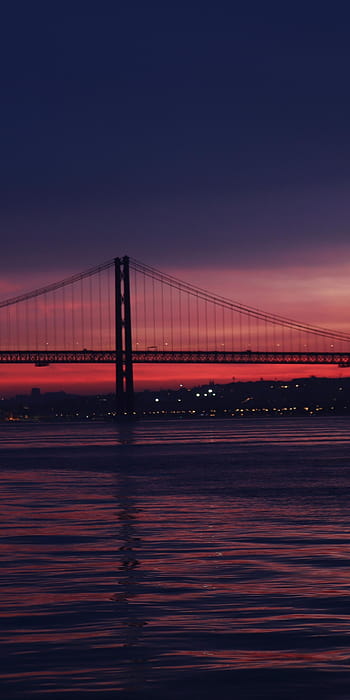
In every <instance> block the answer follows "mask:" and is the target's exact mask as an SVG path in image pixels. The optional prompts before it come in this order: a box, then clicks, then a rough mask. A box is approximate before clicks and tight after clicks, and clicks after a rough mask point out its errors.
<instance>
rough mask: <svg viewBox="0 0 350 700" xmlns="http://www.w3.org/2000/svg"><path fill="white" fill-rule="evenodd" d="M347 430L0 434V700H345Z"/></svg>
mask: <svg viewBox="0 0 350 700" xmlns="http://www.w3.org/2000/svg"><path fill="white" fill-rule="evenodd" d="M349 443H350V420H349V419H347V418H338V417H333V418H324V417H314V418H309V419H306V418H300V419H298V418H288V419H280V418H276V419H275V420H272V419H265V418H261V419H259V420H250V419H242V420H241V419H237V420H236V419H233V420H232V421H226V420H222V421H221V420H201V421H169V422H140V423H137V424H135V425H132V426H122V427H121V428H118V427H116V426H114V425H110V424H108V425H107V424H106V425H105V424H97V423H96V424H89V423H85V424H56V425H55V424H52V425H41V424H33V425H29V424H14V425H9V424H8V425H5V424H2V425H0V445H1V449H0V502H1V539H0V555H1V578H0V593H1V630H0V644H1V653H0V659H1V660H0V676H1V684H2V695H1V694H0V697H1V698H4V700H7V698H36V697H37V698H43V699H44V698H48V697H54V698H57V699H58V698H70V697H72V698H100V697H101V698H104V697H109V696H112V694H113V696H114V697H115V695H116V691H119V697H121V698H135V699H136V700H141V699H142V698H147V700H150V699H151V698H157V699H160V698H162V699H164V700H167V698H169V699H172V698H174V699H175V698H176V699H177V698H186V699H187V698H194V697H195V698H197V697H198V698H212V697H215V696H218V697H219V698H224V699H225V700H226V698H227V699H228V698H235V699H236V698H237V699H240V698H281V699H283V698H295V697H296V696H297V697H299V698H304V697H305V698H309V696H310V694H311V693H313V694H314V695H315V696H318V697H320V698H329V700H331V699H338V698H339V699H341V698H342V699H344V698H350V673H349V670H350V646H349V641H350V624H349V622H350V514H349V513H350V509H349V497H350V465H349Z"/></svg>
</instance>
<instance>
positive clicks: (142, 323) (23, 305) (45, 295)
mask: <svg viewBox="0 0 350 700" xmlns="http://www.w3.org/2000/svg"><path fill="white" fill-rule="evenodd" d="M10 363H31V364H35V365H36V366H38V367H45V366H47V365H49V364H52V363H112V364H114V365H115V368H116V397H117V412H118V414H121V415H123V414H126V415H128V414H130V413H132V411H133V395H134V386H133V365H134V363H213V364H215V363H217V364H222V363H230V364H235V363H244V364H320V365H321V364H322V365H332V364H336V365H339V366H342V367H350V333H349V334H347V333H346V332H343V331H336V330H330V329H329V328H324V327H321V326H315V325H311V324H307V323H302V322H298V321H296V320H293V319H290V318H287V317H284V316H280V315H276V314H273V313H269V312H266V311H263V310H261V309H258V308H253V307H250V306H246V305H244V304H242V303H239V302H236V301H232V300H230V299H226V298H224V297H221V296H217V295H214V294H211V293H210V292H208V291H207V290H205V289H201V288H199V287H196V286H194V285H192V284H190V283H187V282H184V281H181V280H179V279H177V278H175V277H173V276H171V275H168V274H165V273H163V272H161V271H159V270H157V269H155V268H153V267H150V266H149V265H145V264H143V263H141V262H138V261H137V260H134V259H132V258H129V257H127V256H124V257H123V258H114V259H111V260H108V261H106V262H104V263H102V264H100V265H97V266H95V267H92V268H90V269H88V270H85V271H83V272H81V273H78V274H75V275H72V276H70V277H67V278H65V279H63V280H61V281H59V282H55V283H52V284H49V285H47V286H45V287H40V288H38V289H34V290H32V291H30V292H27V293H24V294H20V295H18V296H15V297H12V298H10V299H5V300H3V301H0V364H10Z"/></svg>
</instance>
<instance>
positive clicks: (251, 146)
mask: <svg viewBox="0 0 350 700" xmlns="http://www.w3.org/2000/svg"><path fill="white" fill-rule="evenodd" d="M79 5H80V7H81V10H80V11H79V10H74V9H70V8H69V4H68V3H67V4H64V3H45V4H43V5H42V7H41V8H40V7H39V5H38V4H37V3H19V4H18V3H13V4H9V9H7V10H5V11H4V10H2V17H1V41H0V53H1V110H0V124H1V134H2V137H1V138H2V145H1V158H0V186H1V189H0V191H1V200H2V201H1V215H0V225H1V236H2V251H1V253H2V254H1V266H0V269H1V275H2V277H3V279H4V278H6V279H9V278H11V276H12V275H13V276H15V277H16V279H17V277H18V275H19V274H22V272H23V271H24V270H25V271H26V275H25V279H26V284H25V286H26V287H28V286H30V285H29V282H30V275H31V273H33V280H34V279H35V281H36V280H37V278H38V276H39V277H40V278H41V280H42V281H43V282H45V279H46V277H49V278H51V277H52V276H60V275H61V274H66V272H67V271H77V270H79V269H83V268H85V267H87V266H89V265H93V264H95V263H97V262H99V261H102V260H105V259H108V258H111V257H114V256H116V255H123V254H129V255H132V256H134V257H136V258H138V259H140V260H143V261H145V262H147V263H149V264H153V265H155V266H158V267H164V268H167V269H170V268H175V269H177V270H181V269H185V268H190V269H192V270H194V269H201V268H203V267H206V268H207V267H214V268H218V267H219V268H220V267H223V268H225V269H227V267H230V268H232V269H234V268H240V269H245V268H248V267H249V268H250V269H251V268H254V267H262V268H271V267H274V268H278V269H279V268H281V267H282V268H283V267H284V266H286V267H288V266H290V265H296V266H301V265H304V266H305V265H306V266H310V268H311V267H314V266H317V265H320V264H324V263H325V261H326V262H329V263H330V264H332V265H333V266H336V265H337V264H338V262H339V263H340V262H343V261H344V259H345V258H346V256H347V254H348V253H349V252H350V237H349V219H350V205H349V180H350V140H349V124H350V95H349V73H350V70H349V69H350V60H349V58H350V55H349V54H350V49H349V35H348V27H349V23H348V16H347V14H345V11H344V12H342V11H340V10H339V7H340V6H337V9H336V7H335V6H334V7H333V6H332V5H330V4H329V3H327V5H326V4H323V3H319V4H316V3H283V2H282V3H281V2H279V3H269V2H267V3H262V2H259V3H221V2H215V3H214V2H212V3H205V2H204V3H199V2H191V1H189V2H186V3H181V2H178V1H177V2H159V3H155V2H125V3H123V2H119V3H79ZM71 6H72V7H74V6H76V4H75V3H71ZM342 7H343V8H345V7H346V5H345V3H344V4H342ZM65 8H66V9H65ZM89 8H90V9H89ZM101 8H107V9H105V10H103V9H101ZM334 269H335V267H334ZM193 274H194V273H193ZM236 296H237V294H236Z"/></svg>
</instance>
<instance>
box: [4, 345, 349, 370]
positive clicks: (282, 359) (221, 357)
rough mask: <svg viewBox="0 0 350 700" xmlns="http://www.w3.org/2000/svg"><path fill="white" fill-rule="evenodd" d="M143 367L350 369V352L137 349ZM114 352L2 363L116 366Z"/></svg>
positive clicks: (12, 354)
mask: <svg viewBox="0 0 350 700" xmlns="http://www.w3.org/2000/svg"><path fill="white" fill-rule="evenodd" d="M132 361H133V362H134V363H139V364H141V363H142V364H151V363H152V364H154V363H157V364H160V363H164V364H168V363H172V364H184V363H186V364H187V363H191V364H312V365H340V366H345V367H347V366H349V367H350V352H263V351H255V350H246V351H244V352H240V351H236V352H232V351H225V350H220V351H217V350H213V351H211V350H195V351H187V350H157V349H151V350H134V351H133V353H132ZM115 362H116V353H115V351H111V350H1V351H0V364H35V365H37V366H39V367H44V366H46V365H50V364H71V363H79V364H80V363H82V364H91V363H92V364H96V363H97V364H106V363H110V364H112V363H115Z"/></svg>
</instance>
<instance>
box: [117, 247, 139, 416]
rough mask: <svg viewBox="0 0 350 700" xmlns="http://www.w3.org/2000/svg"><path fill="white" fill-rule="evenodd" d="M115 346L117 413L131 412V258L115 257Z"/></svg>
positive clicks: (132, 395)
mask: <svg viewBox="0 0 350 700" xmlns="http://www.w3.org/2000/svg"><path fill="white" fill-rule="evenodd" d="M114 269H115V349H116V409H117V416H130V415H132V413H133V408H134V380H133V365H132V338H131V312H130V274H129V258H128V256H127V255H125V256H124V257H123V258H115V259H114Z"/></svg>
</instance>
